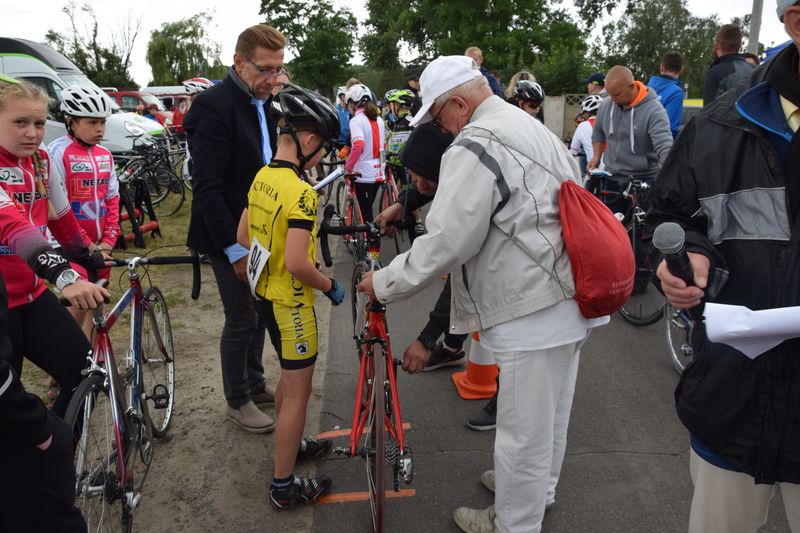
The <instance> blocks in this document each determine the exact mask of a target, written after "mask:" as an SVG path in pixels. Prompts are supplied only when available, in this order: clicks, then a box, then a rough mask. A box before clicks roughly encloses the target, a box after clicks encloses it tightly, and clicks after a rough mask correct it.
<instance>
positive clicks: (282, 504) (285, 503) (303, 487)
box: [269, 476, 331, 511]
mask: <svg viewBox="0 0 800 533" xmlns="http://www.w3.org/2000/svg"><path fill="white" fill-rule="evenodd" d="M330 488H331V478H329V477H325V476H319V477H295V478H294V483H292V484H291V485H290V486H289V488H286V489H273V488H270V489H269V503H271V504H272V508H273V509H275V510H276V511H284V510H286V509H289V508H290V507H294V506H295V505H299V504H302V503H314V502H315V501H317V500H318V499H319V498H320V496H322V495H323V494H325V493H326V492H328V491H329V490H330Z"/></svg>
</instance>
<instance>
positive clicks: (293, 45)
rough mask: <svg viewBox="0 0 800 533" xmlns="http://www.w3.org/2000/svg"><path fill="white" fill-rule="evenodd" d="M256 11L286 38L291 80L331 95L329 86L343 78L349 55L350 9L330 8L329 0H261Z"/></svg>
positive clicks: (351, 41) (352, 26) (352, 30)
mask: <svg viewBox="0 0 800 533" xmlns="http://www.w3.org/2000/svg"><path fill="white" fill-rule="evenodd" d="M259 13H260V14H262V15H265V16H266V21H265V23H266V24H270V25H272V26H273V27H275V28H277V29H278V30H280V31H281V32H282V33H283V34H284V35H285V36H286V38H287V39H288V40H289V45H288V47H289V48H290V49H291V50H292V52H294V55H295V59H293V60H292V61H291V62H290V63H289V70H290V72H291V75H292V77H293V81H295V82H296V83H298V84H299V85H303V86H306V87H311V88H314V89H316V90H318V91H319V92H320V93H322V94H326V95H328V96H331V95H332V93H331V88H332V87H334V86H336V85H340V84H341V83H342V82H343V81H344V79H345V78H346V76H347V73H348V67H349V63H350V59H351V58H352V57H353V44H354V42H355V39H354V37H355V35H356V31H357V23H356V18H355V16H354V15H353V13H352V12H351V11H350V10H348V9H339V10H336V9H334V7H333V5H332V4H331V3H330V1H329V0H309V1H302V0H262V1H261V9H260V11H259Z"/></svg>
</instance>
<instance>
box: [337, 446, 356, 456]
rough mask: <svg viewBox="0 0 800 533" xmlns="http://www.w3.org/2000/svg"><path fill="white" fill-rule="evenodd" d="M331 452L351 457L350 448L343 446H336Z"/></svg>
mask: <svg viewBox="0 0 800 533" xmlns="http://www.w3.org/2000/svg"><path fill="white" fill-rule="evenodd" d="M333 453H334V454H335V455H344V456H345V457H351V456H352V454H351V453H350V448H345V447H344V446H336V447H335V448H334V449H333Z"/></svg>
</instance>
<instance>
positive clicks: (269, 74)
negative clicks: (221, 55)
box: [242, 54, 286, 78]
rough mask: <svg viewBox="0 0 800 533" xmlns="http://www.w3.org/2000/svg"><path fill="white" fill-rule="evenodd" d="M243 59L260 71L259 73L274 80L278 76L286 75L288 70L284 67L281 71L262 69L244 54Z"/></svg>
mask: <svg viewBox="0 0 800 533" xmlns="http://www.w3.org/2000/svg"><path fill="white" fill-rule="evenodd" d="M242 57H244V58H245V59H246V60H247V61H248V62H249V63H250V64H251V65H253V67H254V68H255V69H256V70H257V71H258V73H259V74H261V75H262V76H264V77H265V78H274V77H276V76H280V75H281V74H286V69H285V68H284V67H281V68H279V69H274V68H262V67H259V66H258V65H256V64H255V63H254V62H253V60H252V59H250V58H249V57H247V56H246V55H244V54H243V55H242Z"/></svg>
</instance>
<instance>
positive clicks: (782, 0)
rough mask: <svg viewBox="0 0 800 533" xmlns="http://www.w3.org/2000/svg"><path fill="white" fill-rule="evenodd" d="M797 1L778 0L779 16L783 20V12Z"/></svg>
mask: <svg viewBox="0 0 800 533" xmlns="http://www.w3.org/2000/svg"><path fill="white" fill-rule="evenodd" d="M796 3H797V0H778V18H779V19H781V21H783V13H784V12H785V11H786V10H787V9H789V8H790V7H792V6H793V5H795V4H796Z"/></svg>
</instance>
